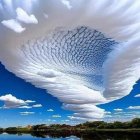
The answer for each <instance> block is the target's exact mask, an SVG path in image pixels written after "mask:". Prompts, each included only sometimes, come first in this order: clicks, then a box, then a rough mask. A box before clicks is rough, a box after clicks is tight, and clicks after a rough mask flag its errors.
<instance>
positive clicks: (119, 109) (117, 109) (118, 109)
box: [114, 108, 123, 111]
mask: <svg viewBox="0 0 140 140" xmlns="http://www.w3.org/2000/svg"><path fill="white" fill-rule="evenodd" d="M114 111H123V109H121V108H116V109H114Z"/></svg>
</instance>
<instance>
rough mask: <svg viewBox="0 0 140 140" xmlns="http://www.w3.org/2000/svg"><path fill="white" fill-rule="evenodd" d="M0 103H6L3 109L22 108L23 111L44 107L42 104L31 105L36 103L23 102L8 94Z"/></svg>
mask: <svg viewBox="0 0 140 140" xmlns="http://www.w3.org/2000/svg"><path fill="white" fill-rule="evenodd" d="M0 101H3V102H4V105H3V107H1V108H8V109H10V108H21V109H30V108H33V107H34V108H37V107H42V105H41V104H35V105H32V106H31V105H29V104H30V103H35V102H36V101H32V100H22V99H18V98H16V97H15V96H13V95H12V94H6V95H3V96H0Z"/></svg>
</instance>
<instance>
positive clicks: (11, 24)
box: [1, 19, 25, 33]
mask: <svg viewBox="0 0 140 140" xmlns="http://www.w3.org/2000/svg"><path fill="white" fill-rule="evenodd" d="M1 23H2V24H3V25H4V26H6V27H7V28H9V29H11V30H13V31H15V32H17V33H21V32H23V31H25V28H24V27H22V26H21V25H20V23H19V22H18V21H17V20H15V19H10V20H3V21H2V22H1Z"/></svg>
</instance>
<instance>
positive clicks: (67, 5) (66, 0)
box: [61, 0, 72, 9]
mask: <svg viewBox="0 0 140 140" xmlns="http://www.w3.org/2000/svg"><path fill="white" fill-rule="evenodd" d="M61 2H62V3H63V4H64V5H65V6H66V7H67V8H68V9H71V8H72V6H71V4H70V1H69V0H61Z"/></svg>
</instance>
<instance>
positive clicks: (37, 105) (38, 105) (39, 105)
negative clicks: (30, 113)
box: [32, 104, 42, 108]
mask: <svg viewBox="0 0 140 140" xmlns="http://www.w3.org/2000/svg"><path fill="white" fill-rule="evenodd" d="M32 107H36V108H38V107H42V105H41V104H36V105H33V106H32Z"/></svg>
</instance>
